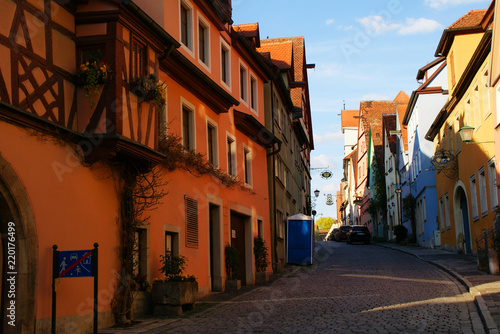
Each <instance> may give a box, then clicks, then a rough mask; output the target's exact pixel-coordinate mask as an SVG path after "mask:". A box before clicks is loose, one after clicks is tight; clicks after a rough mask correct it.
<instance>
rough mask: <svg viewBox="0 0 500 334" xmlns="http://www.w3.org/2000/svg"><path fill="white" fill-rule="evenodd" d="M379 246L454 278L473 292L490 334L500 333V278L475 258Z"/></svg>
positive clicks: (406, 247) (442, 251)
mask: <svg viewBox="0 0 500 334" xmlns="http://www.w3.org/2000/svg"><path fill="white" fill-rule="evenodd" d="M376 245H378V246H382V247H387V248H392V249H395V250H398V251H401V252H405V253H408V254H411V255H414V256H416V257H418V258H420V259H421V260H423V261H425V262H428V263H430V264H433V265H435V266H437V267H438V268H440V269H442V270H444V271H446V272H447V273H448V274H450V275H451V276H453V277H454V278H455V279H456V280H457V281H459V282H460V283H462V284H463V286H464V287H465V288H466V289H467V291H468V292H469V293H470V295H471V297H472V298H473V300H474V302H475V304H476V305H477V307H478V311H479V314H480V315H481V318H482V321H483V324H484V326H485V328H486V329H487V331H488V333H491V334H498V333H499V328H500V276H496V275H489V274H486V273H484V272H482V271H479V270H478V264H477V258H476V257H475V256H471V255H462V254H456V253H451V252H448V251H444V250H439V249H429V248H422V247H412V246H400V245H396V244H392V243H376Z"/></svg>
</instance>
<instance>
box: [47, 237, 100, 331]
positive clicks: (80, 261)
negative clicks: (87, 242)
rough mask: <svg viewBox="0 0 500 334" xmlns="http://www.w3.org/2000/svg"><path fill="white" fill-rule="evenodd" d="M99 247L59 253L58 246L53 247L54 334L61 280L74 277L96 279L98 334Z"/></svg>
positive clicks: (95, 299)
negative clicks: (57, 295)
mask: <svg viewBox="0 0 500 334" xmlns="http://www.w3.org/2000/svg"><path fill="white" fill-rule="evenodd" d="M97 247H99V244H98V243H97V242H96V243H94V249H91V250H75V251H58V250H57V245H53V246H52V250H53V251H52V330H51V333H52V334H55V333H56V293H57V292H58V290H59V280H60V279H61V278H74V277H94V334H97V320H98V318H97V305H98V300H97V282H98V270H97V269H98V265H97Z"/></svg>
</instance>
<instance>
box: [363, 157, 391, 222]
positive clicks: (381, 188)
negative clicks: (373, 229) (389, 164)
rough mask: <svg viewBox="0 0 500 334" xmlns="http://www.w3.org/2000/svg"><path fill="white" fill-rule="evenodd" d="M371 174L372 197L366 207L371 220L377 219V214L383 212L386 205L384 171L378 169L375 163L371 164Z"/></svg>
mask: <svg viewBox="0 0 500 334" xmlns="http://www.w3.org/2000/svg"><path fill="white" fill-rule="evenodd" d="M372 172H373V184H372V189H373V192H372V194H373V196H371V197H370V205H369V206H368V209H367V211H368V213H370V215H371V216H372V218H373V219H376V218H377V214H378V212H380V211H385V206H386V203H387V191H386V189H385V175H384V171H383V170H382V169H380V168H379V167H378V165H377V162H376V161H374V162H373V163H372Z"/></svg>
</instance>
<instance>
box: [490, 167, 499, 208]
mask: <svg viewBox="0 0 500 334" xmlns="http://www.w3.org/2000/svg"><path fill="white" fill-rule="evenodd" d="M488 188H489V190H490V206H491V208H490V210H491V212H494V211H496V210H497V209H498V192H497V189H498V188H497V173H496V169H495V158H491V159H490V161H488Z"/></svg>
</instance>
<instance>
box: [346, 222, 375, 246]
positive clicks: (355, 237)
mask: <svg viewBox="0 0 500 334" xmlns="http://www.w3.org/2000/svg"><path fill="white" fill-rule="evenodd" d="M371 237H372V236H371V233H370V230H369V229H368V227H366V226H364V225H354V226H351V229H350V230H349V232H347V243H349V244H352V243H353V242H364V243H365V244H369V243H370V240H371Z"/></svg>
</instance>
